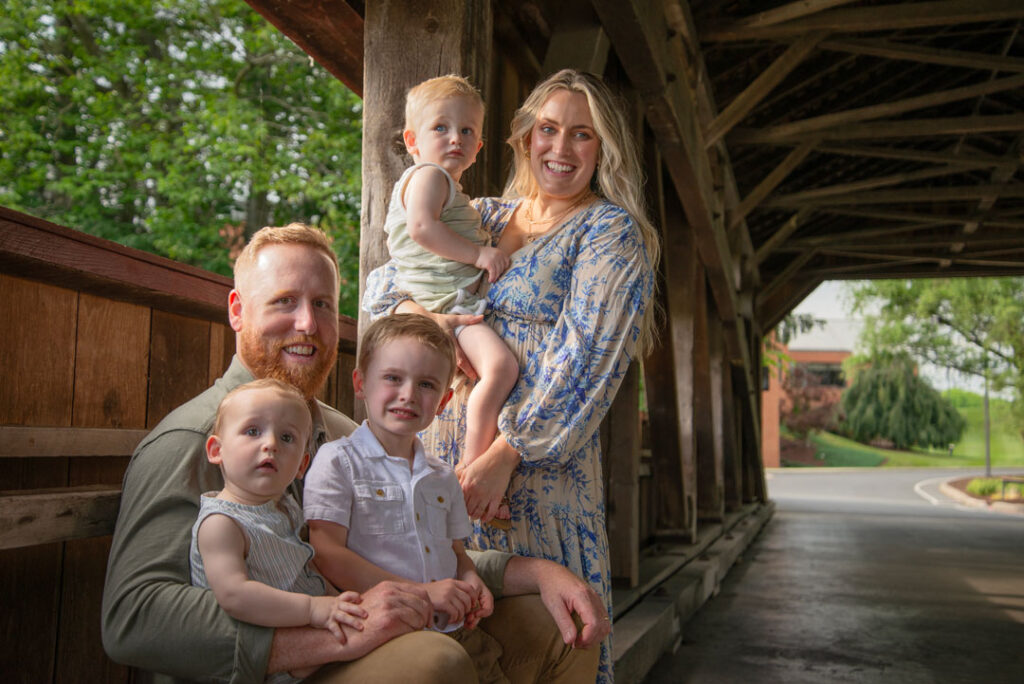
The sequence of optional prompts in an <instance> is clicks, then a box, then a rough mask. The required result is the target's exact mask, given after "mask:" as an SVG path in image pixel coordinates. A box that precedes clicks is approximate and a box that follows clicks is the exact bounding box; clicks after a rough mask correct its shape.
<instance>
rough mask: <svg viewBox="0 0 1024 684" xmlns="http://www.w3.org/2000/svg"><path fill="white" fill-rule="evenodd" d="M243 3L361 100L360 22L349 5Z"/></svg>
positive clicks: (284, 0)
mask: <svg viewBox="0 0 1024 684" xmlns="http://www.w3.org/2000/svg"><path fill="white" fill-rule="evenodd" d="M246 2H248V3H249V5H250V6H251V7H252V8H253V9H255V10H256V11H257V12H259V13H260V14H261V15H263V17H264V18H265V19H266V20H267V21H269V22H270V23H271V24H273V25H274V26H275V27H277V29H278V30H279V31H280V32H281V33H283V34H284V35H286V36H288V37H289V38H290V39H291V40H292V42H293V43H295V44H296V45H298V46H299V47H300V48H302V50H303V51H305V53H306V54H308V55H309V56H310V57H312V58H313V59H315V60H316V61H317V62H318V63H319V64H320V65H321V66H323V67H324V68H325V69H327V70H328V71H329V72H331V74H333V75H334V77H335V78H337V79H338V80H339V81H341V82H342V83H344V84H345V85H346V86H348V88H349V90H351V91H352V92H354V93H355V94H356V95H359V96H360V97H362V96H363V18H362V17H361V16H359V12H357V11H356V10H355V9H354V8H353V7H352V6H351V5H350V4H349V3H347V2H345V1H344V0H332V1H331V2H312V3H311V2H292V1H289V0H246Z"/></svg>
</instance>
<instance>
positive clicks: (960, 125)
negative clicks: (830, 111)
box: [729, 114, 1024, 145]
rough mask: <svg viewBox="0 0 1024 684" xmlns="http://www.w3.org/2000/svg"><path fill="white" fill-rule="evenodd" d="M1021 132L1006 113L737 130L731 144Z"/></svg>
mask: <svg viewBox="0 0 1024 684" xmlns="http://www.w3.org/2000/svg"><path fill="white" fill-rule="evenodd" d="M1022 130H1024V114H1004V115H999V116H961V117H952V118H934V119H915V120H910V121H873V122H871V123H861V124H852V125H848V126H841V127H839V128H830V129H826V130H816V131H813V132H805V133H799V134H794V135H788V136H783V137H780V136H778V135H776V134H775V133H774V132H772V130H771V129H763V130H762V129H749V128H748V129H739V128H738V129H735V130H734V131H733V132H732V134H730V136H729V142H730V143H736V144H746V145H752V144H765V143H768V144H772V143H781V142H799V141H801V140H807V139H809V138H811V137H813V136H820V137H821V138H822V139H823V140H860V139H871V138H878V139H882V138H909V137H929V136H937V135H969V134H974V133H996V132H1000V131H1022Z"/></svg>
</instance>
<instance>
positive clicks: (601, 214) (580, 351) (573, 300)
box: [365, 198, 654, 682]
mask: <svg viewBox="0 0 1024 684" xmlns="http://www.w3.org/2000/svg"><path fill="white" fill-rule="evenodd" d="M519 202H520V200H501V199H495V198H484V199H480V200H477V201H476V202H475V203H474V204H475V206H476V207H477V209H478V210H479V211H480V213H481V216H482V218H483V225H484V227H485V228H487V229H488V230H490V232H491V234H492V244H496V243H497V241H498V238H499V237H500V235H501V232H502V230H504V228H505V226H506V225H507V224H508V221H509V219H510V218H511V216H512V213H513V212H514V211H515V209H516V207H518V205H519ZM392 272H393V271H392V269H391V268H389V266H388V265H385V266H383V267H381V268H380V269H378V270H376V271H374V272H373V273H372V274H370V277H369V278H368V280H367V292H366V296H365V302H366V304H367V306H366V308H367V309H368V310H370V313H373V314H375V315H379V314H382V313H385V312H387V311H389V310H390V309H391V308H392V307H393V306H395V305H396V304H397V303H398V302H399V301H401V300H403V299H407V297H406V296H404V295H403V294H402V293H399V292H395V291H394V289H393V288H392V286H391V284H392V278H393V275H392ZM653 286H654V272H653V269H652V266H651V264H650V263H649V260H648V257H647V252H646V250H645V249H644V246H643V244H642V243H641V239H640V232H639V230H638V229H637V227H636V224H635V223H634V222H633V220H632V219H631V218H630V217H629V215H628V214H627V213H626V212H625V211H624V210H622V209H621V208H619V207H617V206H616V205H614V204H611V203H609V202H606V201H599V202H596V203H595V204H593V205H592V206H591V207H589V208H588V209H586V210H584V211H582V212H580V213H578V214H577V215H576V216H574V217H573V218H572V219H570V221H569V222H567V223H566V224H565V225H563V226H562V227H561V228H560V229H558V230H557V231H553V232H551V233H548V234H546V235H544V236H543V237H541V238H539V239H538V240H537V241H536V242H533V243H532V244H527V245H526V246H524V247H523V248H522V249H520V250H519V251H517V252H516V253H514V254H513V255H512V257H511V266H510V267H509V269H508V270H507V271H506V272H505V273H504V274H503V275H502V276H501V278H499V279H498V281H497V282H495V283H494V284H493V285H491V287H490V290H489V291H488V293H487V298H488V300H489V310H488V312H487V315H486V322H487V324H488V325H490V326H491V327H492V328H494V329H495V330H496V331H497V332H498V334H499V335H500V336H501V337H502V339H504V340H505V342H506V344H508V346H509V347H510V348H511V349H512V350H513V352H514V353H515V355H516V357H517V358H518V360H519V367H520V378H519V382H518V383H517V384H516V386H515V388H514V389H513V390H512V393H511V394H510V395H509V398H508V400H507V402H506V403H505V407H504V409H503V410H502V412H501V416H500V418H499V421H498V429H499V430H500V432H501V434H502V435H503V436H504V437H505V439H506V440H507V441H508V443H509V444H510V445H511V446H512V447H513V448H515V450H516V451H518V452H519V454H520V455H521V457H522V462H521V463H520V465H519V467H518V468H517V470H516V472H515V473H514V474H513V476H512V480H511V482H510V484H509V490H508V494H509V498H510V502H511V506H510V508H511V512H512V527H511V529H510V530H508V531H504V530H500V529H497V528H494V527H491V526H481V525H479V523H477V524H476V525H475V533H474V536H473V538H472V539H471V540H470V544H469V546H470V547H474V546H475V547H476V548H479V549H499V550H502V551H509V552H512V553H516V554H520V555H524V556H534V557H540V558H547V559H550V560H553V561H557V562H558V563H561V564H562V565H564V566H566V567H568V568H570V569H571V570H573V571H574V572H575V573H576V574H578V575H579V576H580V577H582V578H584V579H586V580H587V581H589V582H590V583H591V585H592V586H593V587H594V589H595V590H596V591H597V592H598V594H599V595H600V596H601V597H602V598H603V599H604V602H605V605H606V606H607V608H608V614H609V615H611V582H610V568H609V561H608V537H607V532H606V528H605V508H604V481H603V478H602V469H601V448H600V441H599V436H598V428H599V426H600V423H601V419H602V418H604V416H605V414H606V413H607V411H608V409H609V407H610V406H611V403H612V399H613V398H614V397H615V392H616V390H617V389H618V387H619V383H620V382H621V381H622V378H623V376H624V375H625V373H626V370H627V369H628V368H629V364H630V361H631V360H632V357H633V353H634V350H635V348H636V343H637V339H638V337H639V334H640V326H641V321H642V318H643V313H644V310H645V309H646V307H647V306H648V304H649V302H650V299H651V293H652V290H653ZM464 435H465V395H464V394H463V395H462V396H461V397H460V396H456V398H455V399H453V400H452V402H451V403H449V405H448V408H447V409H446V410H445V412H444V413H443V414H442V415H441V416H439V417H438V418H437V419H436V420H435V421H434V423H433V425H432V426H431V427H430V429H429V430H428V431H427V432H426V434H424V435H423V437H424V439H423V442H424V445H425V446H426V448H427V449H428V450H430V451H431V452H433V453H434V454H436V455H437V456H439V457H440V458H442V459H443V460H444V461H446V462H447V463H449V464H451V465H454V464H455V463H456V462H457V461H458V457H459V454H460V453H461V450H462V440H463V437H464ZM601 650H602V653H601V671H600V673H599V675H598V681H599V682H611V681H612V673H611V649H610V640H608V641H605V642H604V643H603V644H602V645H601Z"/></svg>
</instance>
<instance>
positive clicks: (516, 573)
mask: <svg viewBox="0 0 1024 684" xmlns="http://www.w3.org/2000/svg"><path fill="white" fill-rule="evenodd" d="M529 593H539V594H540V598H541V601H543V602H544V606H545V607H546V608H547V609H548V612H549V613H551V617H552V618H553V619H554V621H555V624H557V625H558V630H559V631H560V632H561V633H562V639H563V641H565V643H566V644H572V645H573V646H574V647H575V648H589V647H591V646H593V645H595V644H599V643H601V642H602V641H603V640H604V639H605V637H607V636H608V635H609V634H610V633H611V630H612V623H611V620H610V619H609V617H608V613H607V611H606V610H605V607H604V605H603V604H602V603H601V597H599V596H598V595H597V592H596V591H594V590H593V589H592V588H591V587H590V585H589V584H587V583H586V582H584V581H583V580H581V579H580V578H579V577H577V576H576V575H575V574H573V572H572V571H571V570H569V569H567V568H565V567H563V566H561V565H559V564H558V563H555V562H553V561H549V560H544V559H542V558H526V557H524V556H516V557H514V558H512V560H510V561H509V562H508V565H507V566H505V594H506V595H507V596H515V595H517V594H529ZM574 613H575V614H576V615H577V616H578V617H579V620H580V623H581V624H582V629H577V628H576V623H575V622H574V621H573V618H572V615H573V614H574Z"/></svg>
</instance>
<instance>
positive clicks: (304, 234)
mask: <svg viewBox="0 0 1024 684" xmlns="http://www.w3.org/2000/svg"><path fill="white" fill-rule="evenodd" d="M269 245H309V246H310V247H312V248H313V249H315V250H316V251H318V252H321V253H322V254H324V255H325V256H327V257H328V258H329V259H330V260H331V264H332V265H333V266H334V275H335V278H336V279H337V280H338V282H340V281H341V274H340V271H339V270H338V257H337V255H336V254H335V253H334V250H333V249H332V248H331V239H330V238H329V237H327V234H326V233H324V232H323V231H322V230H320V229H319V228H314V227H313V226H308V225H306V224H305V223H289V224H288V225H287V226H266V227H265V228H260V229H259V230H258V231H256V233H255V234H254V235H253V236H252V237H251V238H250V239H249V243H248V244H247V245H246V246H245V248H244V249H242V252H241V254H239V255H238V259H236V260H235V271H234V272H235V286H236V287H237V286H238V282H239V280H240V278H241V276H242V275H244V274H245V272H246V271H248V270H249V269H250V268H252V267H253V265H254V264H255V263H256V257H257V255H258V254H259V252H260V250H261V249H263V248H264V247H267V246H269Z"/></svg>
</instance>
